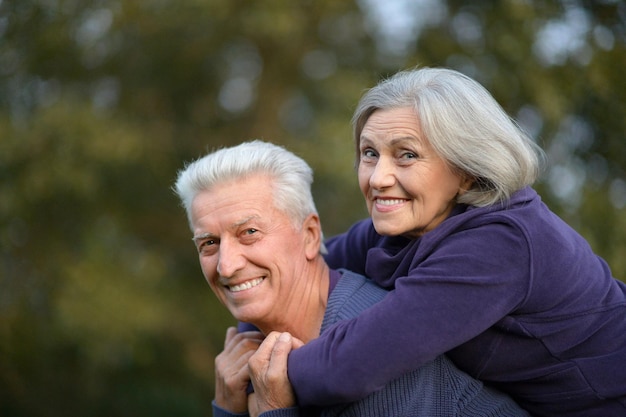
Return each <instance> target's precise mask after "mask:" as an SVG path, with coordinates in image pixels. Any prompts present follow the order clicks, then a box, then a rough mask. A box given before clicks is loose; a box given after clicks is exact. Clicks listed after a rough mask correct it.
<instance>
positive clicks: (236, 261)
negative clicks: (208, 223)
mask: <svg viewBox="0 0 626 417" xmlns="http://www.w3.org/2000/svg"><path fill="white" fill-rule="evenodd" d="M218 256H219V258H218V262H217V273H218V274H220V276H222V277H232V276H233V275H234V274H235V273H236V272H237V271H239V270H240V269H242V268H243V267H244V266H245V264H246V259H245V257H244V254H243V251H242V250H241V245H240V244H239V242H237V241H233V240H230V239H222V241H221V242H220V249H219V254H218Z"/></svg>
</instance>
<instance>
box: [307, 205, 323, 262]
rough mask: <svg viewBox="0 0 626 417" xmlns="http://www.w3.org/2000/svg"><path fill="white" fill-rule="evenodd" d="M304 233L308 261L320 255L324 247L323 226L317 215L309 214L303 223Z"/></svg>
mask: <svg viewBox="0 0 626 417" xmlns="http://www.w3.org/2000/svg"><path fill="white" fill-rule="evenodd" d="M302 231H303V232H304V239H305V241H304V244H305V251H306V257H307V259H308V260H313V259H315V258H316V257H317V256H318V255H319V254H320V247H321V245H322V225H321V223H320V218H319V216H318V215H317V214H309V215H308V216H307V218H306V219H305V220H304V223H302Z"/></svg>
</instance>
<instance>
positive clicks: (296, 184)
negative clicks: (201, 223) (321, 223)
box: [174, 140, 317, 229]
mask: <svg viewBox="0 0 626 417" xmlns="http://www.w3.org/2000/svg"><path fill="white" fill-rule="evenodd" d="M255 174H265V175H268V176H269V177H270V178H272V179H273V189H274V203H275V204H276V208H278V209H279V210H281V211H282V212H284V213H286V214H287V215H288V216H289V217H290V218H291V219H292V220H293V223H294V226H295V227H296V228H298V229H300V227H301V226H302V222H304V220H305V219H306V217H307V216H308V215H309V214H317V209H316V208H315V203H314V201H313V196H312V194H311V184H312V183H313V170H312V169H311V167H310V166H309V165H308V164H307V163H306V162H305V161H304V160H303V159H302V158H300V157H298V156H296V155H294V154H293V153H291V152H289V151H288V150H286V149H285V148H283V147H281V146H278V145H274V144H271V143H268V142H263V141H260V140H254V141H250V142H243V143H241V144H239V145H237V146H233V147H229V148H222V149H219V150H216V151H214V152H211V153H209V154H207V155H206V156H204V157H202V158H200V159H198V160H196V161H194V162H192V163H190V164H189V165H187V166H186V167H185V168H184V169H183V170H182V171H180V172H179V173H178V179H177V180H176V184H175V186H174V190H175V191H176V193H177V194H178V196H179V197H180V200H181V203H182V205H183V207H184V209H185V211H186V212H187V219H188V220H189V223H190V225H191V204H192V202H193V199H194V198H195V197H196V196H197V195H198V194H199V193H201V192H204V191H210V190H211V189H212V188H213V187H214V186H216V185H219V184H223V183H225V182H228V181H232V180H238V179H244V178H246V177H249V176H251V175H255ZM242 198H245V196H242Z"/></svg>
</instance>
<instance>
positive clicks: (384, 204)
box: [376, 199, 404, 206]
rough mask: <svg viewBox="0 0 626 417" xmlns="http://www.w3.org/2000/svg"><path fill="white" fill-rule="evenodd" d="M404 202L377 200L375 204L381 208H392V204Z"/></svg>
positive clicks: (398, 200)
mask: <svg viewBox="0 0 626 417" xmlns="http://www.w3.org/2000/svg"><path fill="white" fill-rule="evenodd" d="M403 202H404V200H400V199H396V200H381V199H377V200H376V203H377V204H382V205H383V206H393V205H394V204H402V203H403Z"/></svg>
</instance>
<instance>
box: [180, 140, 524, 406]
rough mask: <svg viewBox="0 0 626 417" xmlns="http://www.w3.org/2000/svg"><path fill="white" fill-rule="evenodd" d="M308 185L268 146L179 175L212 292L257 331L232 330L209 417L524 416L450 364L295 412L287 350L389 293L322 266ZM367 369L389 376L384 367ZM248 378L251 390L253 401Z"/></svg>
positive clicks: (297, 163) (245, 148)
mask: <svg viewBox="0 0 626 417" xmlns="http://www.w3.org/2000/svg"><path fill="white" fill-rule="evenodd" d="M312 181H313V174H312V170H311V168H310V167H309V166H308V165H307V164H306V162H304V161H303V160H302V159H300V158H299V157H297V156H296V155H294V154H293V153H291V152H288V151H286V150H285V149H283V148H281V147H278V146H276V145H272V144H269V143H266V142H261V141H252V142H246V143H243V144H241V145H239V146H235V147H231V148H225V149H220V150H218V151H216V152H213V153H210V154H208V155H206V156H205V157H203V158H201V159H199V160H197V161H195V162H193V163H191V164H190V165H188V166H187V167H186V168H185V169H184V170H183V171H182V172H180V173H179V176H178V180H177V182H176V191H177V193H178V195H179V197H180V198H181V201H182V203H183V206H184V208H185V209H186V212H187V216H188V220H189V224H190V227H191V230H192V232H193V241H194V243H195V245H196V248H197V250H198V254H199V259H200V265H201V268H202V272H203V274H204V276H205V278H206V280H207V282H208V283H209V286H210V287H211V289H212V290H213V292H214V293H215V295H216V296H217V298H218V299H219V300H220V302H221V303H222V304H224V305H225V306H226V307H227V308H228V310H229V311H230V312H231V314H232V315H233V316H234V317H235V318H236V319H237V320H239V321H240V322H245V323H250V324H252V325H254V326H255V327H256V328H257V329H258V330H260V332H256V331H246V332H239V333H238V332H237V331H236V330H235V329H234V328H231V329H229V330H228V331H227V335H226V342H225V347H224V351H223V352H222V353H221V354H220V355H219V356H218V357H217V358H216V393H215V400H214V401H213V410H214V415H215V416H229V415H247V413H248V410H250V412H251V413H252V414H255V413H257V412H258V413H261V414H262V415H263V416H268V417H269V416H273V415H275V416H278V415H280V416H288V415H304V414H306V415H308V414H309V413H313V414H317V415H324V416H351V415H355V416H382V415H389V416H428V417H433V416H446V417H449V416H473V417H476V416H522V415H527V413H525V412H524V411H523V410H521V409H520V408H519V407H518V406H517V405H516V404H515V403H514V402H512V400H510V399H509V398H508V397H506V396H504V395H503V394H500V393H498V392H494V391H492V390H490V389H488V388H486V387H484V386H483V384H482V383H481V382H480V381H477V380H475V379H473V378H471V377H469V376H468V375H467V374H465V373H463V372H461V371H460V370H458V369H457V368H456V367H455V366H454V365H453V364H452V363H451V362H450V361H449V360H448V359H447V358H446V357H445V356H440V357H438V358H436V359H434V360H433V361H432V362H430V363H428V364H427V365H425V366H423V367H421V368H419V369H413V370H411V369H407V373H406V374H404V375H403V376H402V377H400V378H398V379H396V380H394V381H392V382H391V383H389V384H388V385H386V386H381V387H375V388H376V389H378V390H377V391H376V392H375V393H373V394H371V395H370V396H368V397H366V398H364V399H362V400H360V401H357V402H355V403H351V404H343V405H338V406H334V407H326V408H323V409H315V410H313V409H307V410H303V409H300V408H298V407H297V406H296V401H295V398H294V395H293V392H292V391H291V388H290V385H289V383H288V379H287V373H286V358H287V353H288V351H289V350H290V349H291V348H292V347H293V348H297V347H298V346H299V343H302V342H304V343H306V342H308V341H310V340H312V339H314V338H316V337H318V336H319V334H320V333H321V332H326V331H332V325H333V323H335V322H336V321H338V320H342V319H345V318H350V317H353V316H355V315H357V314H358V313H359V312H360V311H362V310H364V309H366V308H367V307H368V306H371V305H372V304H374V303H376V302H378V301H380V300H381V299H382V298H383V297H384V296H385V295H386V292H385V291H384V290H382V289H381V288H379V287H377V286H376V285H374V284H373V283H372V282H371V281H369V280H368V279H366V278H365V277H362V276H359V275H357V274H354V273H351V272H349V271H344V270H341V271H335V270H330V269H329V267H328V266H327V265H326V263H325V261H324V259H323V257H322V254H321V252H322V249H323V243H322V241H323V240H322V231H321V225H320V220H319V216H318V214H317V211H316V208H315V204H314V202H313V198H312V196H311V183H312ZM276 332H279V333H276ZM264 335H267V338H266V340H265V342H263V344H262V345H261V343H262V341H263V339H264ZM372 337H376V335H372ZM300 341H302V342H300ZM259 346H261V347H260V348H259ZM257 349H258V352H257ZM255 352H257V353H256V354H255ZM253 355H255V356H254V358H253V359H252V360H250V358H251V357H252V356H253ZM249 361H250V363H251V365H250V367H249V365H248V362H249ZM337 366H341V364H337ZM363 366H371V367H377V368H380V372H385V367H384V364H380V363H364V364H363ZM249 369H250V370H252V377H251V376H250V372H249ZM328 377H329V378H332V375H329V376H328ZM251 380H252V385H253V386H254V389H255V393H254V394H252V395H250V396H248V393H247V388H248V384H249V382H250V381H251Z"/></svg>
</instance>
